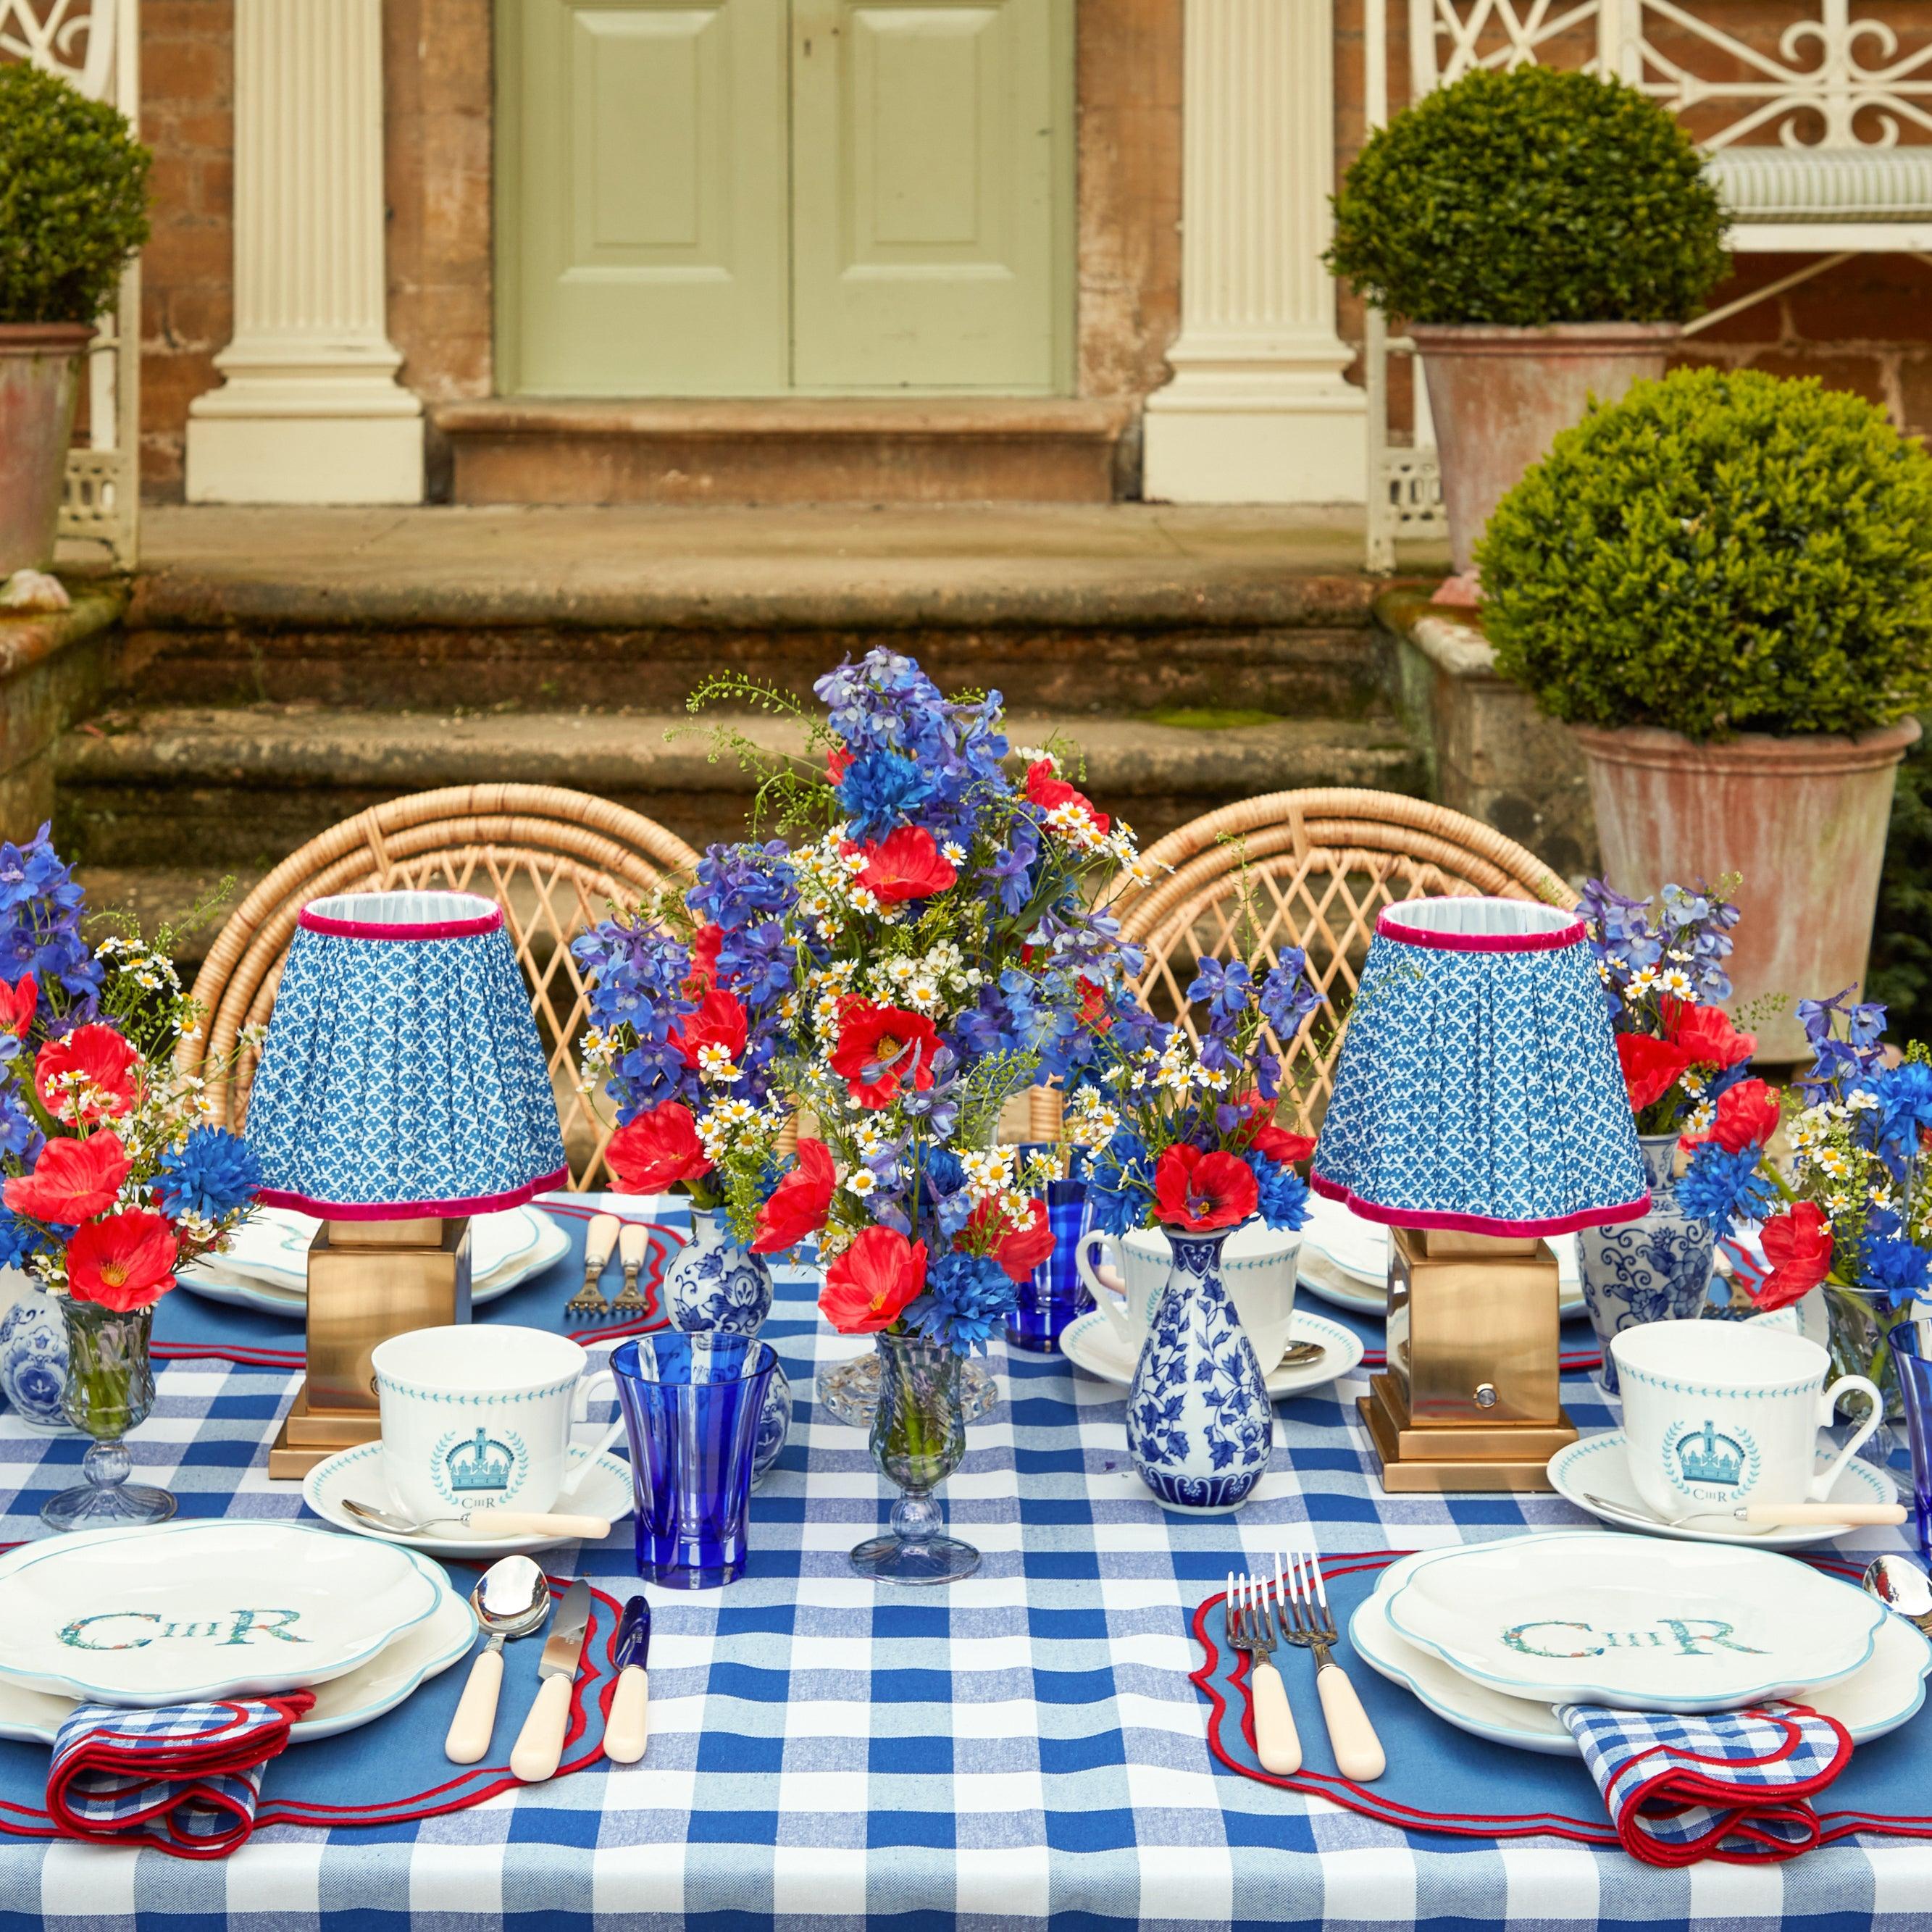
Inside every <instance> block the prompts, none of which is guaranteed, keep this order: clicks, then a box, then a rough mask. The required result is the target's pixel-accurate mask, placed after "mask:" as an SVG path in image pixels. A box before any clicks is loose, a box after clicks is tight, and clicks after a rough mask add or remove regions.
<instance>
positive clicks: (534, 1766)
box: [510, 1577, 590, 1784]
mask: <svg viewBox="0 0 1932 1932" xmlns="http://www.w3.org/2000/svg"><path fill="white" fill-rule="evenodd" d="M589 1635H590V1586H589V1584H588V1583H586V1582H585V1581H584V1580H583V1578H582V1577H579V1578H578V1579H577V1581H576V1582H575V1583H573V1584H571V1586H570V1588H569V1589H567V1590H566V1591H565V1592H564V1593H563V1600H562V1602H561V1603H559V1604H558V1605H557V1607H556V1622H555V1624H553V1625H552V1626H551V1628H550V1637H549V1640H548V1641H547V1642H546V1643H545V1644H544V1647H543V1655H542V1657H541V1659H539V1660H538V1664H537V1678H538V1685H537V1700H536V1702H535V1703H534V1704H532V1706H530V1710H529V1716H528V1717H526V1718H524V1720H523V1729H522V1730H520V1731H519V1732H518V1733H517V1742H516V1743H515V1745H514V1746H513V1747H512V1748H511V1751H510V1769H511V1771H513V1772H515V1774H516V1775H517V1777H519V1778H521V1779H522V1780H523V1782H524V1783H525V1784H541V1783H542V1782H543V1781H544V1779H545V1778H554V1777H555V1776H556V1767H557V1765H558V1763H559V1761H560V1760H562V1757H563V1734H564V1733H565V1731H566V1730H568V1729H569V1727H570V1693H571V1686H572V1685H574V1684H575V1683H576V1682H577V1666H578V1664H580V1663H581V1662H582V1661H583V1646H584V1644H585V1643H586V1641H587V1640H588V1639H589Z"/></svg>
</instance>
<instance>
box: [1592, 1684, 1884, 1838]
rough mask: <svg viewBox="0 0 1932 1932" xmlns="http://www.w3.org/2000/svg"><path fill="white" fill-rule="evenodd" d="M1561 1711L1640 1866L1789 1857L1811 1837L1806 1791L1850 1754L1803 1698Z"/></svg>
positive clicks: (1818, 1787) (1814, 1823)
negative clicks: (1746, 1704) (1689, 1708)
mask: <svg viewBox="0 0 1932 1932" xmlns="http://www.w3.org/2000/svg"><path fill="white" fill-rule="evenodd" d="M1557 1715H1559V1717H1561V1718H1562V1720H1563V1721H1564V1722H1565V1724H1568V1726H1569V1727H1570V1732H1571V1736H1573V1737H1574V1738H1575V1739H1576V1740H1577V1743H1578V1744H1579V1745H1580V1746H1581V1747H1582V1748H1583V1762H1584V1763H1586V1765H1588V1766H1589V1768H1590V1775H1592V1777H1593V1778H1595V1780H1596V1781H1597V1788H1598V1790H1600V1791H1601V1793H1603V1794H1604V1802H1605V1803H1606V1804H1607V1805H1609V1807H1610V1818H1611V1821H1612V1822H1613V1823H1614V1824H1615V1825H1616V1828H1617V1836H1618V1837H1619V1838H1620V1839H1622V1841H1623V1847H1624V1849H1625V1851H1627V1852H1629V1853H1630V1855H1631V1857H1632V1858H1641V1859H1642V1860H1643V1862H1644V1863H1645V1864H1651V1865H1688V1864H1696V1863H1697V1861H1698V1860H1699V1859H1700V1858H1718V1859H1721V1860H1723V1861H1724V1862H1725V1863H1727V1864H1755V1863H1757V1862H1759V1861H1766V1862H1769V1861H1773V1860H1775V1859H1778V1858H1796V1856H1797V1855H1798V1854H1799V1852H1808V1851H1809V1850H1810V1849H1811V1847H1812V1846H1814V1845H1815V1844H1816V1843H1817V1842H1818V1817H1817V1813H1816V1812H1814V1811H1813V1810H1812V1808H1811V1799H1813V1798H1814V1796H1816V1795H1817V1793H1819V1792H1820V1791H1822V1790H1824V1788H1825V1787H1826V1785H1828V1784H1830V1783H1831V1781H1832V1779H1833V1778H1836V1777H1837V1776H1838V1774H1839V1772H1841V1771H1843V1769H1844V1768H1845V1767H1846V1765H1848V1764H1849V1763H1851V1761H1852V1740H1851V1738H1850V1736H1849V1734H1848V1733H1846V1730H1845V1727H1844V1726H1843V1725H1842V1724H1840V1723H1839V1722H1838V1720H1837V1719H1836V1718H1826V1717H1821V1716H1820V1715H1819V1714H1818V1713H1817V1712H1816V1711H1814V1710H1811V1709H1808V1708H1807V1707H1806V1706H1804V1705H1802V1704H1785V1703H1768V1704H1758V1705H1754V1706H1752V1707H1751V1709H1748V1710H1745V1711H1713V1712H1708V1713H1706V1714H1705V1715H1703V1716H1700V1717H1679V1716H1676V1715H1673V1714H1672V1713H1671V1712H1667V1711H1607V1710H1604V1709H1601V1708H1600V1707H1598V1706H1595V1705H1589V1704H1565V1705H1564V1706H1561V1707H1560V1708H1559V1711H1558V1713H1557Z"/></svg>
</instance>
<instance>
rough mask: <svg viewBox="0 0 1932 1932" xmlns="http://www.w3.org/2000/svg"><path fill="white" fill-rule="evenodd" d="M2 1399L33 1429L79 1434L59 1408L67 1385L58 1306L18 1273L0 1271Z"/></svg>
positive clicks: (64, 1337) (64, 1335)
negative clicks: (6, 1302) (9, 1302)
mask: <svg viewBox="0 0 1932 1932" xmlns="http://www.w3.org/2000/svg"><path fill="white" fill-rule="evenodd" d="M7 1298H10V1300H11V1304H12V1305H11V1306H10V1307H5V1313H0V1395H4V1396H5V1397H6V1398H7V1403H8V1404H9V1406H10V1407H11V1408H12V1409H13V1413H14V1414H15V1415H17V1416H18V1417H19V1418H20V1420H21V1421H23V1422H24V1423H25V1424H26V1425H27V1427H28V1428H29V1429H37V1430H41V1431H43V1433H47V1434H50V1435H51V1434H54V1433H60V1434H63V1435H75V1434H77V1433H79V1432H78V1431H77V1430H76V1429H75V1428H74V1424H72V1423H71V1422H70V1421H68V1419H67V1412H66V1411H65V1409H62V1406H61V1391H62V1390H63V1389H65V1388H66V1386H67V1325H66V1324H65V1322H62V1319H61V1312H60V1304H58V1302H56V1301H55V1300H54V1298H53V1297H52V1295H48V1294H46V1293H44V1292H43V1291H42V1290H41V1289H40V1288H39V1287H38V1286H36V1285H35V1283H34V1280H33V1279H32V1277H30V1276H28V1275H27V1274H25V1273H23V1271H21V1270H20V1269H18V1268H0V1306H4V1305H5V1300H6V1299H7Z"/></svg>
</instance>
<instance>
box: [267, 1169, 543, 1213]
mask: <svg viewBox="0 0 1932 1932" xmlns="http://www.w3.org/2000/svg"><path fill="white" fill-rule="evenodd" d="M569 1180H570V1169H568V1168H567V1167H560V1168H559V1169H557V1170H556V1172H555V1173H554V1174H546V1175H540V1176H539V1177H538V1178H537V1179H536V1180H535V1181H526V1182H525V1183H524V1184H523V1186H522V1187H513V1188H511V1190H509V1192H508V1193H506V1194H479V1195H477V1196H474V1197H473V1198H472V1199H469V1200H467V1201H317V1200H316V1199H314V1197H313V1196H310V1195H307V1194H296V1193H291V1192H290V1190H288V1189H287V1188H286V1187H265V1188H263V1190H262V1191H261V1192H260V1193H259V1194H257V1196H256V1197H255V1199H257V1201H259V1202H261V1204H262V1205H263V1207H265V1208H293V1209H294V1210H295V1211H296V1213H297V1214H314V1215H316V1216H318V1217H320V1219H321V1220H325V1221H415V1220H433V1219H434V1218H436V1217H439V1216H447V1215H455V1214H499V1213H500V1212H501V1211H502V1210H503V1209H504V1208H520V1207H522V1205H523V1203H524V1202H526V1201H530V1200H534V1199H535V1197H536V1196H538V1195H539V1194H547V1193H549V1192H550V1190H551V1189H552V1188H555V1187H565V1186H566V1185H567V1184H568V1182H569Z"/></svg>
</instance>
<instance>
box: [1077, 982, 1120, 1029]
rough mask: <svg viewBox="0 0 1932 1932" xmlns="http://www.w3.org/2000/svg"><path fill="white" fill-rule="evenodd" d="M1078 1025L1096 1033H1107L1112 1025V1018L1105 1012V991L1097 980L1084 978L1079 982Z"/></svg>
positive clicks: (1110, 1014)
mask: <svg viewBox="0 0 1932 1932" xmlns="http://www.w3.org/2000/svg"><path fill="white" fill-rule="evenodd" d="M1079 1019H1080V1024H1081V1025H1082V1026H1085V1027H1091V1028H1093V1029H1094V1031H1095V1032H1096V1033H1106V1032H1107V1031H1109V1030H1110V1029H1111V1028H1112V1025H1113V1024H1114V1016H1113V1015H1112V1013H1109V1011H1108V1010H1107V989H1106V987H1105V986H1102V985H1101V984H1100V982H1099V981H1098V980H1089V979H1088V978H1086V977H1084V976H1083V977H1082V979H1081V981H1080V1013H1079Z"/></svg>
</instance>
